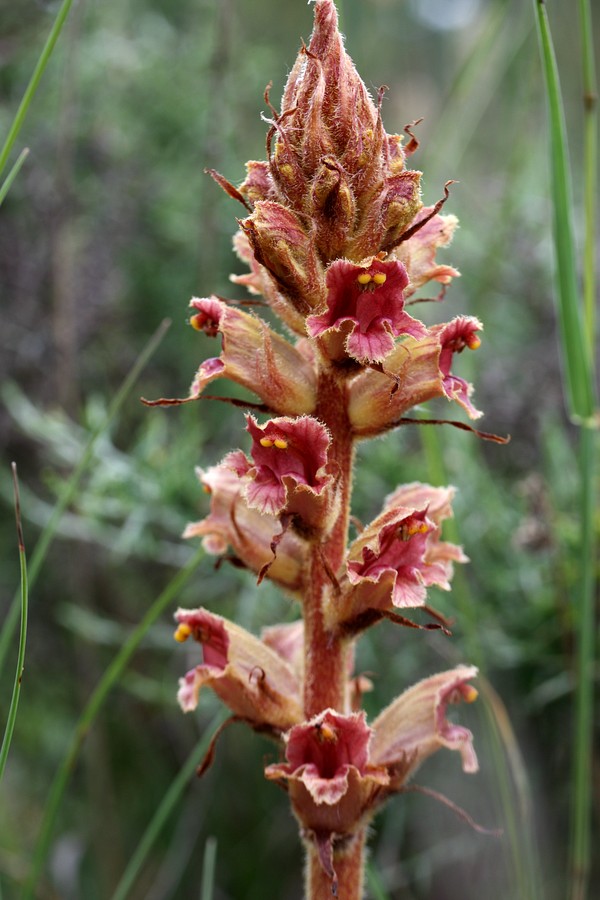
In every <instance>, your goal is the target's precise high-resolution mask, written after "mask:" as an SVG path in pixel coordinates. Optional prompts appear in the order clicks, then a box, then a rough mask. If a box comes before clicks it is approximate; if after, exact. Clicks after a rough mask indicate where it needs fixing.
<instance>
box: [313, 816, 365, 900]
mask: <svg viewBox="0 0 600 900" xmlns="http://www.w3.org/2000/svg"><path fill="white" fill-rule="evenodd" d="M364 846H365V829H362V830H361V831H359V832H358V833H357V834H356V835H354V836H353V837H352V838H351V839H349V840H348V841H346V842H345V843H344V846H343V848H341V849H339V850H335V849H334V854H333V866H334V869H335V873H336V878H337V885H336V888H335V893H334V889H333V888H332V881H331V878H330V876H329V875H328V874H327V873H326V872H325V870H324V868H323V865H322V863H321V859H320V857H319V851H318V850H317V848H316V846H315V845H314V844H311V845H309V847H308V861H307V866H306V897H307V898H309V900H332V897H334V896H337V897H339V898H340V900H361V898H362V896H363V880H364V859H363V850H364Z"/></svg>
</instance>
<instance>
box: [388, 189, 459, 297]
mask: <svg viewBox="0 0 600 900" xmlns="http://www.w3.org/2000/svg"><path fill="white" fill-rule="evenodd" d="M432 210H433V207H432V206H424V207H423V209H421V210H420V212H418V213H417V215H416V216H415V218H414V221H413V223H412V224H413V225H415V224H417V223H418V222H420V221H421V220H422V219H425V218H426V217H427V216H428V215H429V214H430V213H431V212H432ZM457 225H458V219H457V218H456V216H440V215H436V216H433V218H431V219H430V220H429V222H426V223H425V225H423V226H422V227H421V228H420V229H419V230H418V231H417V232H416V234H414V235H413V236H412V237H411V238H409V239H408V240H407V241H405V242H404V243H403V244H400V245H399V246H398V247H396V249H395V250H393V251H392V254H391V255H392V256H393V257H394V259H399V260H400V262H402V263H404V265H405V266H406V271H407V272H408V279H409V283H408V286H407V288H406V290H405V292H404V296H405V298H408V297H410V296H411V295H412V294H414V292H415V291H416V290H417V289H418V288H420V287H422V286H423V285H424V284H427V283H428V282H429V281H437V282H438V283H439V284H443V285H447V284H449V283H450V282H451V281H452V279H453V278H456V277H458V276H459V275H460V272H458V270H457V269H455V268H454V267H453V266H447V265H442V264H440V263H437V262H436V259H435V254H436V251H437V249H438V247H447V246H448V244H449V243H450V241H451V240H452V236H453V234H454V231H455V229H456V226H457Z"/></svg>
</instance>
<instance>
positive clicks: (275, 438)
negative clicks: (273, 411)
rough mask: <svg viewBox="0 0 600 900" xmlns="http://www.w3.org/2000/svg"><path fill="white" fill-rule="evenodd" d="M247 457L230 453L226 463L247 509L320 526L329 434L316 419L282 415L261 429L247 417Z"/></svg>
mask: <svg viewBox="0 0 600 900" xmlns="http://www.w3.org/2000/svg"><path fill="white" fill-rule="evenodd" d="M246 421H247V430H248V432H249V433H250V436H251V437H252V450H251V457H252V458H251V459H248V457H247V456H245V454H244V453H242V451H241V450H240V451H237V452H234V453H230V454H229V456H228V457H226V462H227V465H229V466H230V467H231V468H233V469H234V470H235V471H236V472H237V474H238V475H239V476H240V477H243V478H244V479H245V488H244V491H245V496H246V499H247V502H248V506H249V507H250V508H254V509H257V510H258V511H259V512H261V513H267V514H269V515H279V514H280V513H284V512H285V513H288V514H290V515H294V516H297V517H298V518H299V519H300V520H301V522H302V523H303V524H304V525H305V526H306V527H321V526H322V525H323V521H324V516H325V512H326V510H327V507H328V505H329V504H330V500H329V490H328V489H329V488H330V487H331V484H332V481H333V478H332V476H331V475H328V474H327V472H326V464H327V448H328V447H329V443H330V435H329V434H328V432H327V429H326V428H325V427H324V426H323V425H322V424H321V423H320V422H318V421H317V420H316V419H313V418H311V417H310V416H302V417H300V418H297V419H290V418H287V417H282V418H278V419H270V420H269V421H268V422H266V423H265V425H259V424H258V422H257V421H256V419H255V418H254V416H247V418H246Z"/></svg>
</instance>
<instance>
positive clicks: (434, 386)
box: [348, 334, 444, 438]
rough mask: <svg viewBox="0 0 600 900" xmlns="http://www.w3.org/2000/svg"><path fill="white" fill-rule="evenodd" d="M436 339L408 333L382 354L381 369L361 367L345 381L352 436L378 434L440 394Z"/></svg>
mask: <svg viewBox="0 0 600 900" xmlns="http://www.w3.org/2000/svg"><path fill="white" fill-rule="evenodd" d="M440 352H441V347H440V342H439V340H438V338H437V337H436V336H435V335H434V334H428V335H427V337H425V338H423V339H422V340H415V339H414V338H411V337H408V338H406V339H405V340H404V341H402V343H400V344H398V345H397V346H396V348H395V349H394V350H393V351H392V353H390V355H389V356H387V357H386V359H385V361H384V365H383V366H382V368H381V371H375V370H374V369H364V370H363V371H361V372H359V373H358V374H357V375H356V376H355V377H354V378H352V380H351V381H350V382H349V384H348V417H349V419H350V425H351V427H352V430H353V432H354V434H355V435H356V437H359V438H367V437H374V436H375V435H378V434H382V433H383V432H385V431H387V430H389V429H390V428H394V427H395V426H397V425H399V424H400V423H401V419H402V417H403V415H404V414H405V413H406V412H408V410H410V409H412V408H413V407H414V406H418V405H419V404H421V403H426V402H427V401H428V400H432V399H433V398H434V397H442V396H443V395H444V390H443V384H442V376H441V373H440V365H439V363H440Z"/></svg>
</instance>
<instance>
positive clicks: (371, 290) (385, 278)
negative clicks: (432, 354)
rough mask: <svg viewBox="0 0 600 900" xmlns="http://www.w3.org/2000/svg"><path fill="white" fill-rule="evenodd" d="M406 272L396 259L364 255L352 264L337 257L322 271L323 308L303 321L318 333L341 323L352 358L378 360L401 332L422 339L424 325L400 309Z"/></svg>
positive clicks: (315, 334) (309, 331)
mask: <svg viewBox="0 0 600 900" xmlns="http://www.w3.org/2000/svg"><path fill="white" fill-rule="evenodd" d="M407 285H408V276H407V274H406V269H405V268H404V266H403V264H402V263H401V262H399V261H398V260H387V261H384V260H381V259H379V258H378V257H369V258H367V259H366V260H363V262H362V263H360V264H356V263H353V262H350V261H349V260H345V259H341V260H336V261H335V262H334V263H332V264H331V265H330V267H329V269H328V270H327V289H328V290H327V310H326V312H324V313H321V314H320V315H312V316H309V317H308V319H307V320H306V324H307V329H308V333H309V334H310V335H311V336H312V337H319V336H321V335H323V334H326V333H327V332H330V331H339V330H340V329H342V328H343V327H344V330H345V331H346V332H347V338H346V351H347V353H348V355H349V356H352V357H354V358H355V359H371V360H374V361H380V360H382V359H384V358H385V356H386V355H387V354H388V353H390V352H391V351H392V350H393V348H394V338H395V337H398V336H399V335H400V334H409V335H412V336H413V337H424V336H425V335H426V333H427V329H426V328H425V326H424V325H423V324H422V323H421V322H419V321H417V320H416V319H413V318H412V316H409V315H408V313H406V312H404V294H403V291H404V289H405V288H406V286H407Z"/></svg>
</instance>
